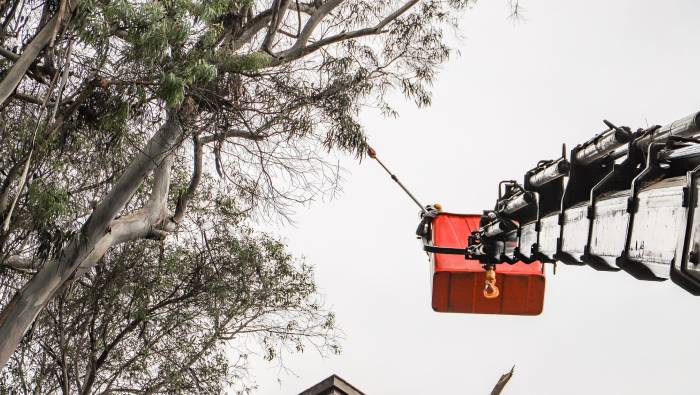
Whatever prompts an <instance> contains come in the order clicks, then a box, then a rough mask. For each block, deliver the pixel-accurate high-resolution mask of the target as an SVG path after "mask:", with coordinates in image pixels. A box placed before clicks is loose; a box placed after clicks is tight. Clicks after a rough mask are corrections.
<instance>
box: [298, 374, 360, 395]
mask: <svg viewBox="0 0 700 395" xmlns="http://www.w3.org/2000/svg"><path fill="white" fill-rule="evenodd" d="M332 394H338V395H365V393H364V392H362V391H360V390H358V389H357V388H355V387H353V386H352V385H351V384H350V383H348V382H347V381H345V380H343V379H342V378H340V377H338V376H337V375H335V374H333V375H331V376H330V377H328V378H327V379H325V380H323V381H321V382H320V383H318V384H316V385H314V386H313V387H311V388H308V389H306V390H304V391H302V392H301V393H299V395H332Z"/></svg>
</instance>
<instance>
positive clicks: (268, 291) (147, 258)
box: [0, 225, 339, 394]
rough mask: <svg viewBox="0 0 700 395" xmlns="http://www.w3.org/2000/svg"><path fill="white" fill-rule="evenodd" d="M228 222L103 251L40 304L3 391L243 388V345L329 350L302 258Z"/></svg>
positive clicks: (267, 350) (255, 349) (325, 320)
mask: <svg viewBox="0 0 700 395" xmlns="http://www.w3.org/2000/svg"><path fill="white" fill-rule="evenodd" d="M236 228H237V229H238V231H236V232H235V233H232V231H233V229H232V228H229V229H228V230H226V228H225V227H222V226H221V225H219V226H217V231H218V233H217V235H212V238H211V239H208V240H207V243H206V244H200V243H194V244H189V243H187V244H182V245H168V246H165V247H162V246H160V245H159V244H160V243H158V242H155V241H138V242H135V243H133V244H132V245H129V246H128V247H127V246H125V245H121V246H118V247H116V248H114V249H113V250H111V251H109V252H107V254H106V256H105V258H104V261H105V264H104V265H99V266H97V267H96V268H95V271H94V272H92V273H87V274H86V276H85V277H84V279H83V280H81V281H77V282H75V283H74V284H73V285H72V286H71V288H70V290H68V291H67V292H65V293H64V294H62V295H59V296H57V297H56V299H55V300H54V301H52V302H51V303H49V305H48V306H47V308H46V309H45V311H44V313H42V314H41V315H39V317H38V318H37V320H36V321H35V323H34V325H33V326H32V329H31V330H30V331H29V332H28V334H27V335H26V336H25V338H24V340H23V341H22V342H21V343H20V346H19V348H18V350H17V352H15V353H14V354H13V356H12V358H11V359H10V361H9V363H8V365H7V367H6V369H5V371H4V376H3V375H2V374H0V393H13V394H24V393H59V392H60V393H63V394H73V393H80V394H92V393H119V392H128V393H169V394H171V393H182V392H187V393H223V392H229V391H233V390H237V391H239V392H245V391H247V390H250V389H253V388H254V381H253V380H252V379H250V378H249V377H248V374H247V360H248V355H249V354H250V353H256V354H259V355H263V356H264V358H266V359H268V360H272V359H275V358H279V355H280V354H281V353H283V352H285V351H286V350H290V351H291V352H295V351H301V350H303V349H304V347H306V346H308V345H309V344H308V343H311V345H312V346H313V347H315V348H316V349H317V350H318V351H320V352H321V353H324V354H325V353H327V352H331V353H333V352H337V351H338V350H339V349H338V344H337V340H338V337H337V336H336V333H335V330H334V328H333V327H334V319H333V315H332V314H329V313H327V312H326V311H324V310H323V309H322V308H321V305H320V301H319V300H318V297H316V296H315V286H314V282H313V278H312V276H311V271H310V268H309V267H308V266H305V265H302V266H299V265H297V264H295V262H294V260H293V259H292V258H291V257H290V256H289V255H288V254H287V253H286V252H285V251H284V246H283V245H282V244H281V243H280V242H279V241H276V240H274V239H272V238H270V237H266V236H263V235H253V234H251V233H250V232H249V231H248V230H246V229H245V228H243V229H241V228H240V226H238V227H236ZM222 342H226V343H227V344H228V347H222Z"/></svg>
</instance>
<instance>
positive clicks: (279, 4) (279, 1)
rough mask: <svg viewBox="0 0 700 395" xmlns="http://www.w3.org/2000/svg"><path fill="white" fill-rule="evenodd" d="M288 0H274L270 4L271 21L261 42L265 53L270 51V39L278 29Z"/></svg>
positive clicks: (272, 38) (271, 39) (273, 37)
mask: <svg viewBox="0 0 700 395" xmlns="http://www.w3.org/2000/svg"><path fill="white" fill-rule="evenodd" d="M289 1H290V0H275V3H274V5H273V6H272V21H270V27H268V29H267V34H266V35H265V39H264V40H263V43H262V50H263V51H265V52H267V53H272V41H273V40H274V39H275V34H276V33H277V29H279V26H280V24H281V23H282V20H284V17H285V14H286V13H287V7H289Z"/></svg>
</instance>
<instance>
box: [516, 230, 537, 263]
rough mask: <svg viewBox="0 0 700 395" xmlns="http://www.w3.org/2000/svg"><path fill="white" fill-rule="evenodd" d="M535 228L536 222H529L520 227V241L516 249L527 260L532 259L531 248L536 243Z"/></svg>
mask: <svg viewBox="0 0 700 395" xmlns="http://www.w3.org/2000/svg"><path fill="white" fill-rule="evenodd" d="M536 228H537V223H536V222H530V223H529V224H525V225H521V226H520V240H519V245H518V249H519V250H520V253H521V254H523V255H525V256H526V257H528V258H533V256H532V246H534V245H535V244H536V243H537V231H536V230H535V229H536Z"/></svg>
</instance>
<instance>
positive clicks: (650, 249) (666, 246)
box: [627, 176, 687, 278]
mask: <svg viewBox="0 0 700 395" xmlns="http://www.w3.org/2000/svg"><path fill="white" fill-rule="evenodd" d="M686 183H687V179H686V177H685V176H681V177H673V178H668V179H665V180H661V181H658V182H655V183H652V184H650V185H647V186H645V187H643V188H642V189H641V190H640V192H639V194H638V198H639V200H638V209H637V212H636V213H635V214H634V223H633V227H632V231H631V238H630V246H629V250H628V251H627V254H628V258H629V259H631V260H634V261H638V262H641V263H642V264H643V265H644V266H646V267H647V268H649V270H650V271H651V272H652V273H654V275H655V276H657V277H660V278H668V277H669V275H670V266H671V264H672V263H673V259H674V257H675V255H676V244H677V241H678V239H682V238H683V236H684V234H685V223H686V209H685V207H683V188H684V187H685V186H686Z"/></svg>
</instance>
